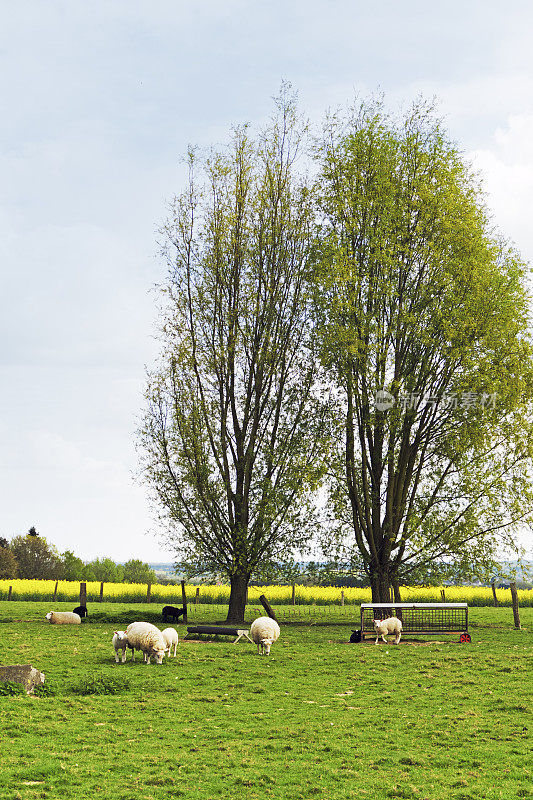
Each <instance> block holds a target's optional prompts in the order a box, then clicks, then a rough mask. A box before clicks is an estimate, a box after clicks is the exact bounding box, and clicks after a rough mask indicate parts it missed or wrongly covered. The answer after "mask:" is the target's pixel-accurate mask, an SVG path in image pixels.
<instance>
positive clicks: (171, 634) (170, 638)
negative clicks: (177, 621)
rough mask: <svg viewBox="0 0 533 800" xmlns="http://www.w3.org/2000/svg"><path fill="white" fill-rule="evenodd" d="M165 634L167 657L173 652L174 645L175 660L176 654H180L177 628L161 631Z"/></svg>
mask: <svg viewBox="0 0 533 800" xmlns="http://www.w3.org/2000/svg"><path fill="white" fill-rule="evenodd" d="M161 633H162V634H163V639H164V640H165V644H166V649H167V650H168V653H167V656H169V657H170V651H171V650H172V645H174V658H175V657H176V653H177V652H178V632H177V630H176V629H175V628H165V629H164V630H163V631H161Z"/></svg>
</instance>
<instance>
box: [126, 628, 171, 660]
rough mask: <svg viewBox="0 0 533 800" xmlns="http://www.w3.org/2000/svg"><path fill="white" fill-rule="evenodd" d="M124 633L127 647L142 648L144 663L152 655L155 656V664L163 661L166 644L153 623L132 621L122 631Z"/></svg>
mask: <svg viewBox="0 0 533 800" xmlns="http://www.w3.org/2000/svg"><path fill="white" fill-rule="evenodd" d="M124 635H125V636H126V639H127V640H128V647H131V648H132V649H133V650H134V651H135V650H142V652H143V654H144V662H145V663H146V664H149V663H150V658H151V657H152V656H153V657H154V658H155V660H156V664H162V663H163V656H164V655H165V650H166V649H167V645H166V642H165V640H164V638H163V634H162V633H161V631H160V630H159V628H156V626H155V625H152V624H151V623H150V622H132V623H131V624H130V625H128V627H127V628H126V630H125V631H124ZM132 660H133V653H132Z"/></svg>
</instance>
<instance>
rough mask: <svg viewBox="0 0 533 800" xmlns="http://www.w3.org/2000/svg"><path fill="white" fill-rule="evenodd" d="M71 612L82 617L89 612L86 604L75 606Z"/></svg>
mask: <svg viewBox="0 0 533 800" xmlns="http://www.w3.org/2000/svg"><path fill="white" fill-rule="evenodd" d="M72 613H73V614H78V616H80V617H81V618H82V619H83V617H88V616H89V612H88V611H87V606H76V608H74V609H73V610H72Z"/></svg>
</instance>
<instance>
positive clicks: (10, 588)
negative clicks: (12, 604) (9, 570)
mask: <svg viewBox="0 0 533 800" xmlns="http://www.w3.org/2000/svg"><path fill="white" fill-rule="evenodd" d="M12 594H13V587H12V586H10V587H9V591H8V593H7V599H8V600H11V595H12Z"/></svg>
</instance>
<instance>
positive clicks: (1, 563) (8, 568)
mask: <svg viewBox="0 0 533 800" xmlns="http://www.w3.org/2000/svg"><path fill="white" fill-rule="evenodd" d="M4 541H5V540H4ZM17 575H18V564H17V559H16V558H15V556H14V554H13V553H12V552H11V550H10V549H9V548H8V547H3V546H2V545H0V578H16V577H17Z"/></svg>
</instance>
